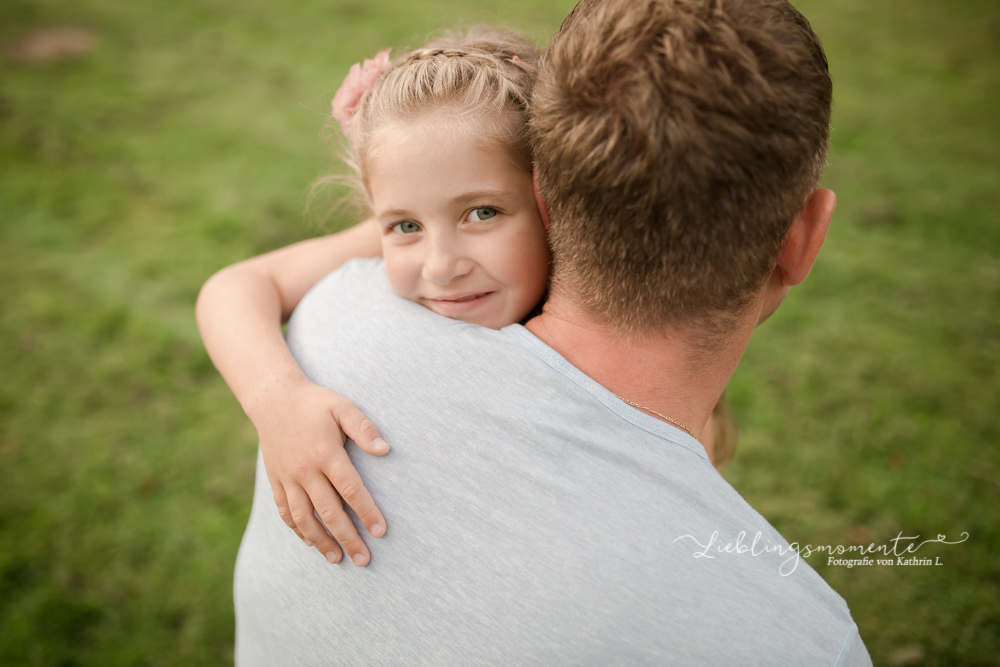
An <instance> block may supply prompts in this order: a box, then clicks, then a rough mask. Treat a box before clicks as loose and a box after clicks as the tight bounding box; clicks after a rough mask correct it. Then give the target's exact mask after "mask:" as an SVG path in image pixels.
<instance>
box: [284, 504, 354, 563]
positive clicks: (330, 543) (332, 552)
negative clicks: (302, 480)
mask: <svg viewBox="0 0 1000 667" xmlns="http://www.w3.org/2000/svg"><path fill="white" fill-rule="evenodd" d="M286 494H287V496H288V505H289V508H290V509H291V515H292V520H293V521H294V522H295V525H296V526H297V530H296V531H295V532H296V533H297V534H298V535H299V537H301V538H302V541H303V542H305V543H306V544H307V545H309V546H311V547H316V550H317V551H319V552H320V553H321V554H323V557H324V558H326V559H327V560H328V561H329V562H331V563H339V562H340V559H341V557H342V556H343V553H342V552H341V550H340V546H339V545H338V544H337V543H336V542H335V541H334V540H333V538H331V537H330V535H329V534H328V533H327V532H326V530H325V529H324V528H323V525H322V524H321V523H320V522H319V521H318V520H317V519H316V515H315V513H314V511H313V503H312V502H311V501H310V499H309V495H308V494H306V491H305V489H303V488H302V487H301V486H298V485H295V486H289V487H288V488H287V489H286Z"/></svg>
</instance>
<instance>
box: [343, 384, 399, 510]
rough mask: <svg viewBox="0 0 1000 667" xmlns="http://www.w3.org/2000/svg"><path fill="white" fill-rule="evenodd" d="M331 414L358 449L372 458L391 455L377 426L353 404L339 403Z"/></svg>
mask: <svg viewBox="0 0 1000 667" xmlns="http://www.w3.org/2000/svg"><path fill="white" fill-rule="evenodd" d="M331 413H332V414H333V418H334V419H335V420H337V423H338V424H340V429H341V430H342V431H343V432H344V433H345V434H346V435H347V437H348V438H350V439H351V440H353V441H354V442H355V443H357V445H358V447H360V448H361V449H363V450H364V451H366V452H368V453H369V454H371V455H372V456H384V455H386V454H388V453H389V443H387V442H386V441H385V440H383V439H382V436H381V435H379V432H378V429H377V428H375V424H373V423H372V422H371V420H369V419H368V418H367V417H365V416H364V415H363V414H362V413H361V411H360V410H358V409H357V408H356V407H354V404H353V403H351V402H350V401H344V400H341V401H337V403H335V404H334V406H333V408H332V410H331ZM352 507H353V505H352Z"/></svg>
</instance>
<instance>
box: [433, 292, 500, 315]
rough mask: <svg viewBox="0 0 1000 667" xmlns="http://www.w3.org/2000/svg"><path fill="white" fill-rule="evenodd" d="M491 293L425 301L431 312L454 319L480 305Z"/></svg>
mask: <svg viewBox="0 0 1000 667" xmlns="http://www.w3.org/2000/svg"><path fill="white" fill-rule="evenodd" d="M491 294H493V292H477V293H475V294H463V295H455V296H452V297H447V298H437V299H427V302H428V303H429V304H430V305H431V307H432V310H435V311H437V312H438V313H440V314H442V315H447V316H449V317H454V316H456V315H462V314H464V313H467V312H469V311H470V310H472V309H474V308H476V307H477V306H479V305H480V304H482V303H483V302H484V301H486V299H488V298H489V297H490V295H491Z"/></svg>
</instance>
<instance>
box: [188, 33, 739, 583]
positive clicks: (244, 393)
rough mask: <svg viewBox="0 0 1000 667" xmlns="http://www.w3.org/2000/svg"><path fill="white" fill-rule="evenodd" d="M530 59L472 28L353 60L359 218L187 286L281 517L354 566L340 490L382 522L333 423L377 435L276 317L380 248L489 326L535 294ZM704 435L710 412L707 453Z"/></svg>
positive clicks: (347, 125) (344, 89)
mask: <svg viewBox="0 0 1000 667" xmlns="http://www.w3.org/2000/svg"><path fill="white" fill-rule="evenodd" d="M536 58H537V51H536V49H535V48H534V46H532V45H531V44H530V43H529V42H527V41H526V40H524V39H523V38H521V37H519V36H517V35H515V34H513V33H511V32H509V31H505V30H501V29H497V28H485V27H481V28H477V29H474V30H471V31H469V32H468V33H464V34H453V35H447V36H445V37H443V38H441V39H439V40H436V41H432V42H430V43H428V44H427V45H425V46H424V47H422V48H420V49H417V50H415V51H413V52H411V53H409V54H407V55H405V56H403V57H401V58H399V59H398V60H396V61H395V62H390V60H389V52H388V50H386V51H382V52H380V53H379V54H378V55H377V56H376V57H375V58H374V59H373V60H366V61H365V62H364V64H363V65H357V64H356V65H354V66H353V67H352V68H351V71H350V73H349V74H348V75H347V78H346V79H345V81H344V84H343V85H342V86H341V88H340V90H338V91H337V94H336V96H335V97H334V100H333V104H332V107H333V113H332V116H333V118H334V119H336V120H337V121H339V123H340V127H341V129H342V131H343V133H344V135H345V136H346V137H347V139H348V140H349V153H350V155H349V158H350V159H349V162H351V163H353V166H354V167H355V169H356V170H357V174H358V176H359V177H360V184H361V190H362V192H363V193H364V195H365V197H366V200H367V204H368V206H369V207H370V209H371V211H372V213H373V216H372V217H371V218H369V219H368V220H366V221H365V222H363V223H361V224H359V225H357V226H356V227H354V228H351V229H349V230H347V231H344V232H341V233H339V234H334V235H332V236H328V237H324V238H319V239H313V240H310V241H305V242H302V243H299V244H296V245H293V246H290V247H288V248H284V249H282V250H278V251H275V252H272V253H269V254H267V255H263V256H261V257H257V258H254V259H251V260H247V261H245V262H241V263H240V264H236V265H234V266H231V267H228V268H226V269H223V270H222V271H220V272H219V273H217V274H216V275H215V276H213V277H212V278H211V279H210V280H209V281H208V282H207V283H206V284H205V287H204V288H203V289H202V292H201V294H200V296H199V299H198V305H197V317H198V325H199V328H200V330H201V333H202V338H203V340H204V342H205V347H206V349H207V350H208V352H209V355H210V356H211V358H212V361H213V362H214V363H215V365H216V367H217V368H218V369H219V371H220V372H221V373H222V375H223V377H224V378H225V380H226V382H227V383H228V384H229V386H230V388H231V389H232V391H233V393H234V394H235V395H236V397H237V399H238V400H239V401H240V404H241V405H242V406H243V409H244V410H245V411H246V413H247V415H248V416H249V417H250V419H251V421H252V422H253V424H254V426H255V427H256V428H257V432H258V434H259V436H260V446H261V451H262V454H263V457H264V462H265V467H266V469H267V474H268V479H269V480H270V482H271V487H272V491H273V493H274V499H275V503H276V504H277V506H278V508H279V512H280V513H281V516H282V519H283V520H284V521H285V523H286V524H287V525H288V526H289V527H290V528H292V529H293V530H295V532H296V533H297V534H298V535H299V537H301V538H302V539H303V540H304V541H305V542H306V544H309V545H310V546H315V547H316V548H317V549H318V550H319V551H320V553H322V554H323V555H324V556H325V557H326V558H327V560H329V561H330V562H331V563H336V562H339V560H340V559H341V550H340V547H339V546H338V545H337V542H335V541H334V540H333V539H331V537H330V534H332V535H333V537H335V538H336V540H337V541H338V542H339V543H340V545H341V546H342V547H343V549H344V550H345V551H346V552H347V554H348V555H349V556H350V558H351V560H352V561H353V562H354V563H355V564H356V565H365V564H366V563H367V562H368V560H369V558H370V556H369V552H368V549H367V547H366V546H365V544H364V542H363V540H361V538H360V537H359V536H358V534H357V531H356V530H355V528H354V525H353V524H352V522H351V520H350V518H349V517H348V516H347V514H346V513H345V511H344V509H343V505H342V503H341V500H340V498H341V497H342V498H343V500H345V501H346V502H347V503H348V504H349V505H350V506H351V507H352V508H353V509H354V511H355V512H356V513H357V515H358V517H359V518H360V519H361V521H362V523H364V525H365V526H366V527H367V529H368V532H369V533H370V534H371V535H373V536H375V537H381V536H382V535H384V534H385V530H386V523H385V519H384V518H383V516H382V514H381V512H380V511H379V510H378V508H377V507H376V506H375V503H374V501H373V500H372V498H371V496H370V494H369V493H368V492H367V490H366V489H365V487H364V484H363V483H362V481H361V479H360V477H359V476H358V474H357V472H356V471H355V470H354V467H353V466H352V465H351V463H350V460H349V458H348V456H347V454H346V452H345V451H344V448H343V446H342V445H343V444H344V442H345V435H346V437H349V438H351V439H353V440H354V441H355V442H356V443H357V444H358V446H359V447H361V449H363V450H364V451H365V452H367V453H369V454H373V455H376V456H381V455H383V454H385V453H387V452H388V451H389V446H388V444H386V443H385V442H384V441H383V440H382V439H381V438H380V437H379V433H378V430H377V429H376V427H375V426H374V425H373V424H372V423H371V422H370V421H369V420H368V419H366V418H365V417H364V415H362V414H361V413H360V412H359V411H358V410H357V409H356V408H355V407H354V406H353V405H352V404H351V403H350V402H349V401H347V400H346V399H344V398H342V397H340V396H338V395H337V394H335V393H333V392H331V391H329V390H327V389H324V388H322V387H318V386H316V385H314V384H312V383H311V382H309V380H308V379H306V377H305V376H304V375H303V374H302V372H301V371H300V370H299V368H298V366H297V365H296V363H295V361H294V359H293V358H292V357H291V354H290V353H289V351H288V348H287V347H286V345H285V342H284V339H283V338H282V335H281V329H280V323H281V322H282V321H284V320H286V319H287V318H288V317H289V315H290V314H291V312H292V310H293V309H294V308H295V306H296V305H297V304H298V302H299V300H300V299H301V298H302V297H303V295H304V294H305V293H306V292H307V291H308V290H309V289H310V288H311V287H312V286H313V285H314V284H315V283H316V282H318V281H319V279H320V278H322V277H323V276H325V275H326V274H328V273H329V272H331V271H333V270H334V269H336V268H338V267H339V266H340V265H341V264H343V263H344V262H345V261H347V260H348V259H351V258H356V257H377V256H379V255H381V256H382V257H384V261H385V271H386V276H387V278H388V280H389V283H390V285H391V286H392V288H393V290H394V291H395V292H396V293H397V294H399V295H400V296H402V297H405V298H407V299H410V300H413V301H416V302H418V303H420V304H422V305H424V306H426V307H427V308H429V309H431V310H433V311H434V312H436V313H439V314H441V315H445V316H446V317H451V318H455V319H459V320H462V321H465V322H469V323H472V324H478V325H481V326H486V327H491V328H497V329H499V328H501V327H504V326H507V325H510V324H514V323H517V322H520V321H522V320H523V319H525V318H526V317H527V316H528V315H529V314H530V313H531V312H532V310H534V309H535V308H536V306H537V305H538V304H539V302H540V301H541V299H542V297H543V296H544V293H545V289H546V284H547V280H548V271H549V252H548V246H547V245H546V240H545V224H544V222H543V221H544V219H545V215H544V211H545V208H544V204H543V203H542V202H541V201H540V198H538V197H537V190H536V189H535V188H534V187H533V180H532V168H531V155H530V147H529V142H528V135H527V120H528V110H527V109H528V102H529V100H530V97H531V91H532V87H533V85H534V81H535V68H534V66H533V65H531V63H534V62H536ZM540 211H541V213H540ZM373 381H378V380H377V379H373ZM386 381H391V380H388V379H387V380H386ZM713 421H715V422H719V423H723V421H724V420H719V419H713ZM685 428H686V427H685ZM713 434H714V431H713V424H712V421H710V422H709V425H708V426H707V427H706V430H705V434H704V435H703V437H702V441H703V442H706V445H707V446H708V448H709V451H710V452H711V451H712V442H711V440H712V439H713ZM692 435H695V434H694V433H692ZM333 443H339V444H340V445H341V446H339V447H337V446H331V445H332V444H333ZM715 460H716V461H717V462H718V461H719V457H718V456H716V457H715ZM331 484H332V486H331ZM334 489H336V492H335V491H334ZM337 492H339V496H338V495H337ZM316 515H318V516H319V518H320V519H322V522H323V524H325V526H326V529H329V533H330V534H328V533H327V530H326V529H324V527H323V525H321V524H320V522H319V521H318V520H317V518H316Z"/></svg>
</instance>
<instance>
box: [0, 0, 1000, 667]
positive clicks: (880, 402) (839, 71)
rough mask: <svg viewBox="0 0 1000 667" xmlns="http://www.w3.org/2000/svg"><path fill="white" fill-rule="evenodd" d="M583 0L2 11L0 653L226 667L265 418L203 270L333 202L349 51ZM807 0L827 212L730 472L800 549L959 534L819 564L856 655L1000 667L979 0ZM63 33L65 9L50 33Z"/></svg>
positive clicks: (289, 232)
mask: <svg viewBox="0 0 1000 667" xmlns="http://www.w3.org/2000/svg"><path fill="white" fill-rule="evenodd" d="M571 6H572V1H571V0H548V1H545V2H539V1H528V0H505V1H504V2H497V3H492V4H490V3H476V2H471V1H468V0H466V1H464V2H463V1H459V0H451V1H449V0H414V1H411V2H401V1H398V0H367V1H365V2H359V1H344V0H328V1H326V2H315V1H313V0H303V1H302V2H298V3H294V4H291V5H287V4H286V5H281V4H279V3H273V2H265V1H264V0H241V1H239V2H237V1H236V0H202V1H199V2H192V1H188V0H183V1H174V2H166V1H165V0H143V1H141V2H124V1H123V0H76V1H75V2H69V1H67V0H4V1H3V2H2V3H0V49H2V50H3V54H4V55H3V57H2V58H0V378H2V381H0V664H2V665H102V666H104V665H215V664H225V663H226V662H231V660H232V640H233V611H232V595H231V593H232V589H231V578H232V570H233V563H234V559H235V556H236V550H237V547H238V545H239V540H240V537H241V535H242V531H243V528H244V524H245V521H246V518H247V516H248V514H249V510H250V498H251V490H252V482H253V466H254V455H255V451H256V438H255V434H254V432H253V429H252V427H251V425H250V424H249V422H248V421H247V420H246V418H245V417H244V416H243V414H242V412H241V411H240V409H239V406H238V405H237V404H236V401H235V400H234V399H233V398H232V397H231V396H230V395H229V393H228V390H227V389H226V387H225V385H224V384H223V382H222V380H221V379H220V378H219V377H218V375H217V374H216V373H215V371H214V369H213V368H212V366H211V364H210V363H209V361H208V359H207V357H206V355H205V353H204V351H203V350H202V348H201V345H200V343H199V340H198V337H197V332H196V330H195V326H194V322H193V303H194V299H195V296H196V294H197V291H198V288H199V287H200V285H201V284H202V282H203V281H204V280H205V279H206V278H207V277H208V276H209V275H210V274H211V273H212V272H214V271H215V270H217V269H218V268H221V267H222V266H224V265H226V264H229V263H232V262H234V261H237V260H239V259H242V258H244V257H247V256H249V255H253V254H256V253H260V252H262V251H266V250H269V249H272V248H275V247H278V246H281V245H284V244H287V243H289V242H293V241H296V240H299V239H303V238H307V237H309V236H312V235H315V234H317V233H320V232H321V231H323V230H331V229H335V228H337V227H338V226H340V225H343V224H345V223H346V222H347V221H348V217H347V216H345V215H342V214H341V215H337V214H334V215H333V216H332V217H326V216H324V215H322V214H318V213H317V214H306V213H304V210H305V199H306V198H305V195H306V190H307V188H308V186H309V185H310V183H312V182H313V180H314V179H315V178H316V177H317V176H318V175H320V174H323V173H327V171H328V170H329V169H330V167H331V163H332V162H331V157H330V153H329V150H328V148H327V147H326V146H325V144H324V143H323V141H322V139H321V137H320V128H321V126H322V124H323V113H324V111H325V109H327V105H328V103H329V100H330V97H331V96H332V94H333V92H334V90H335V88H336V87H337V85H338V84H339V82H340V81H341V79H342V78H343V76H344V74H345V73H346V70H347V67H348V66H349V65H350V64H351V63H352V62H354V61H356V60H358V59H360V58H362V57H366V56H370V55H372V54H373V53H374V52H375V51H376V50H377V49H378V48H381V47H383V46H385V45H397V46H400V45H406V44H410V45H415V44H418V43H419V42H420V41H422V39H423V38H424V37H425V36H426V34H427V33H428V32H430V31H431V30H433V29H435V28H438V27H442V26H448V25H453V24H455V23H461V22H465V23H468V22H474V21H479V20H489V21H495V22H504V23H508V24H510V25H513V26H514V27H518V28H521V29H523V30H525V31H527V32H528V33H529V34H531V35H533V36H534V37H537V38H538V39H539V41H540V42H543V43H544V41H545V40H546V39H547V37H548V36H549V35H550V34H551V33H552V31H553V30H554V29H555V28H556V27H557V25H558V23H559V21H560V20H561V18H562V16H563V15H564V14H565V13H566V12H567V11H568V10H569V9H570V7H571ZM799 7H800V9H802V10H803V12H804V13H805V14H806V15H807V16H808V17H809V18H810V20H811V21H812V22H813V25H814V27H815V28H816V30H817V32H818V33H819V34H820V35H821V37H822V38H823V40H824V42H825V45H826V47H827V51H828V55H829V57H830V61H831V69H832V72H833V76H834V80H835V95H836V110H835V116H834V133H833V149H832V153H831V156H830V166H829V169H828V172H827V176H826V179H825V185H827V186H829V187H832V188H834V189H835V190H836V191H837V192H838V194H839V197H840V205H839V208H838V212H837V216H836V218H835V221H834V226H833V228H832V230H831V233H830V236H829V239H828V241H827V245H826V247H825V249H824V251H823V254H822V255H821V257H820V261H819V263H818V265H817V267H816V269H815V271H814V272H813V275H812V276H811V278H810V279H809V280H808V281H807V283H806V284H805V285H804V286H802V287H801V288H799V289H797V290H794V291H793V292H792V295H791V297H790V298H789V299H788V301H787V302H786V305H785V306H784V307H783V308H782V309H781V310H780V311H779V312H778V314H777V315H776V316H775V317H774V318H773V319H772V321H770V322H769V323H768V324H767V325H766V326H765V327H764V328H763V329H762V330H761V331H760V332H759V333H758V335H757V336H755V338H754V340H753V341H752V343H751V345H750V348H749V350H748V351H747V354H746V358H745V360H744V363H743V365H742V366H741V368H740V370H739V371H738V373H737V375H736V377H735V378H734V380H733V383H732V385H731V390H730V398H731V401H732V403H733V405H734V409H735V412H736V416H737V419H738V421H739V424H740V427H741V430H742V441H741V446H740V450H739V452H738V453H737V457H736V459H735V461H734V462H733V463H732V464H730V466H729V467H728V468H727V470H726V472H725V474H726V476H727V478H729V479H730V481H731V482H732V483H733V484H734V486H736V488H737V489H738V490H740V492H741V493H743V494H744V496H745V497H746V498H747V499H748V500H749V501H750V502H751V504H753V505H754V506H755V507H756V508H758V509H759V510H760V511H761V512H762V513H763V514H764V515H765V516H766V517H767V518H768V519H769V520H770V521H771V522H772V523H773V524H775V526H776V527H777V528H778V529H779V530H780V531H781V532H782V533H783V534H784V535H785V536H786V537H787V538H788V539H789V540H791V541H798V542H800V543H803V544H806V543H812V544H844V545H849V544H856V543H868V542H869V541H874V542H876V543H884V542H887V541H888V540H890V539H892V538H894V537H896V536H897V534H899V533H900V532H902V533H903V534H904V535H908V536H909V535H922V536H924V538H933V537H935V536H937V535H938V534H944V535H947V536H948V539H949V540H953V539H960V537H959V535H960V533H961V532H962V531H967V532H968V533H969V534H970V538H969V540H968V542H966V543H964V544H961V545H956V546H944V545H928V546H926V547H924V548H923V549H922V550H921V552H920V553H919V555H920V556H926V557H930V558H934V557H939V558H940V559H941V561H942V562H943V563H944V565H943V566H941V567H910V568H904V567H874V568H854V569H850V570H848V569H846V568H841V567H826V566H825V559H824V558H822V557H819V556H813V557H812V558H810V559H809V562H810V564H811V565H813V566H814V567H816V568H817V569H818V570H819V572H820V573H821V574H822V575H823V576H824V577H825V578H826V579H827V580H828V581H829V582H830V583H831V584H832V585H833V587H834V588H835V589H836V590H837V591H838V592H840V594H841V595H843V596H844V598H845V599H846V600H847V602H848V603H849V605H850V607H851V609H852V612H853V614H854V617H855V619H856V621H857V623H858V626H859V627H860V631H861V635H862V637H863V638H864V640H865V642H866V643H867V645H868V647H869V650H870V652H871V654H872V656H873V658H874V660H875V664H876V665H991V664H997V663H996V660H997V658H996V656H997V655H998V654H1000V558H998V554H1000V530H998V525H1000V521H998V519H1000V509H998V508H1000V453H998V447H997V445H998V443H1000V416H998V412H1000V374H998V369H1000V4H998V3H996V2H995V0H953V1H950V2H944V1H942V0H909V1H904V0H803V1H802V2H801V3H799ZM58 27H72V28H76V29H78V32H76V33H62V35H63V36H62V40H63V46H62V47H60V48H62V49H63V51H64V53H63V54H62V57H59V53H55V54H53V52H52V50H51V48H50V50H49V52H48V55H46V52H45V49H44V48H42V47H38V39H39V37H38V35H39V34H40V33H37V32H35V31H38V30H43V29H45V30H50V29H52V28H58ZM81 30H82V31H83V32H79V31H81ZM49 35H51V33H49ZM73 35H75V37H73ZM81 35H82V36H81ZM91 38H93V41H92V43H89V42H88V40H90V39H91ZM32 39H34V40H35V42H32V41H31V40H32ZM25 40H27V41H25ZM74 40H75V41H74ZM56 41H57V42H58V40H56ZM32 44H34V46H32ZM66 44H71V45H72V44H76V47H75V49H76V53H75V54H74V53H70V52H71V51H73V50H74V48H73V47H67V46H66ZM32 48H34V51H32ZM53 48H54V47H53ZM56 51H58V49H56Z"/></svg>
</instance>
